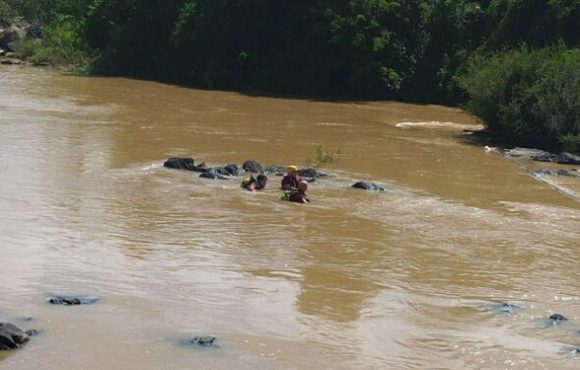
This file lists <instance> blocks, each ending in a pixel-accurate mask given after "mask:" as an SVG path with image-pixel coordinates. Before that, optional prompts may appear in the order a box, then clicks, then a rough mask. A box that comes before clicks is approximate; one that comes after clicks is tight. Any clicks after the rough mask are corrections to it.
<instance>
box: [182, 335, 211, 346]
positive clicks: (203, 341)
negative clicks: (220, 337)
mask: <svg viewBox="0 0 580 370" xmlns="http://www.w3.org/2000/svg"><path fill="white" fill-rule="evenodd" d="M216 340H217V337H214V336H212V335H205V336H201V337H193V338H191V339H190V341H189V343H191V344H195V345H198V346H201V347H217V342H216Z"/></svg>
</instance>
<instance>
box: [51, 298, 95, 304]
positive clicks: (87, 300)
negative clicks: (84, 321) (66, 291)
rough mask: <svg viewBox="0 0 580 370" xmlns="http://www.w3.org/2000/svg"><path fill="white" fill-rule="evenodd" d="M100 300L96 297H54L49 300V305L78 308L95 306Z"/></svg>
mask: <svg viewBox="0 0 580 370" xmlns="http://www.w3.org/2000/svg"><path fill="white" fill-rule="evenodd" d="M98 300H99V299H98V298H95V297H69V296H54V297H51V298H50V299H49V300H48V303H50V304H54V305H63V306H78V305H81V304H93V303H96V302H97V301H98Z"/></svg>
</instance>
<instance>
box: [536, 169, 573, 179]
mask: <svg viewBox="0 0 580 370" xmlns="http://www.w3.org/2000/svg"><path fill="white" fill-rule="evenodd" d="M532 175H533V176H565V177H574V178H577V179H580V170H578V169H577V168H570V169H559V170H549V169H547V168H540V169H539V170H534V171H532Z"/></svg>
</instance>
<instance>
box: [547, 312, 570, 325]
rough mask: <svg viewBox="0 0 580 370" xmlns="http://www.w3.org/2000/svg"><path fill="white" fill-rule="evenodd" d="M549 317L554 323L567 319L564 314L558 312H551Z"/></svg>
mask: <svg viewBox="0 0 580 370" xmlns="http://www.w3.org/2000/svg"><path fill="white" fill-rule="evenodd" d="M549 319H550V320H552V321H553V322H555V323H560V322H564V321H568V318H567V317H566V316H564V315H562V314H559V313H555V314H552V315H551V316H550V317H549Z"/></svg>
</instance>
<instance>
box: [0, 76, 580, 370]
mask: <svg viewBox="0 0 580 370" xmlns="http://www.w3.org/2000/svg"><path fill="white" fill-rule="evenodd" d="M475 125H477V122H476V120H475V119H474V118H473V117H471V116H469V115H467V114H466V113H464V112H462V111H460V110H458V109H454V108H446V107H440V106H433V105H410V104H402V103H395V102H332V101H324V100H309V99H284V98H275V97H267V96H250V95H247V94H241V93H236V92H217V91H202V90H195V89H187V88H182V87H176V86H170V85H164V84H160V83H154V82H146V81H136V80H130V79H122V78H87V77H78V76H68V75H63V74H61V73H57V72H53V71H46V70H41V69H33V68H20V67H8V66H0V296H1V297H2V299H1V300H0V322H12V323H14V324H16V325H18V326H20V327H22V328H23V329H29V328H37V329H40V330H41V334H40V335H38V336H36V337H33V338H32V339H31V341H30V342H29V344H27V345H26V346H25V347H24V348H23V349H21V350H19V351H17V352H4V353H0V369H201V368H209V369H578V368H579V367H580V355H577V354H574V353H572V351H571V350H570V349H571V348H573V347H575V346H580V332H579V330H580V258H579V252H580V201H579V200H580V184H579V182H580V181H579V180H577V179H560V178H554V179H550V180H549V181H543V182H542V181H538V180H537V179H534V178H533V177H531V176H530V175H529V174H528V171H529V170H530V169H533V168H537V167H538V166H539V165H538V164H537V163H531V162H527V161H526V160H523V159H519V160H517V161H511V160H508V159H506V158H504V157H502V156H501V155H498V154H497V153H496V152H495V151H493V150H492V151H486V150H484V148H483V147H482V146H481V145H475V144H473V143H471V142H470V141H469V140H467V139H466V138H465V137H464V136H461V135H459V133H461V131H462V130H463V129H465V128H473V127H474V126H475ZM319 146H321V147H322V148H323V149H324V150H327V151H337V150H340V154H339V155H337V156H336V159H337V161H335V162H334V163H330V164H327V165H326V166H324V167H323V170H324V171H326V172H327V173H328V174H329V176H328V177H327V178H323V179H320V180H319V181H317V182H315V183H313V184H311V186H310V188H309V195H310V197H311V198H312V202H311V203H310V204H308V205H300V204H293V203H288V202H283V201H281V200H280V196H281V192H280V190H279V183H280V177H275V176H270V181H269V184H268V186H267V188H266V189H265V190H263V191H260V192H255V193H251V192H247V191H243V190H242V189H240V187H239V183H240V181H241V177H240V178H239V179H235V180H232V181H217V180H215V181H214V180H206V179H202V178H199V177H198V176H197V174H196V173H193V172H187V171H178V170H172V169H167V168H164V167H163V166H162V163H163V161H164V160H165V159H167V158H169V157H172V156H188V157H193V158H194V159H195V160H196V162H198V161H199V162H206V163H207V164H209V165H223V164H227V163H237V164H238V165H241V163H243V162H244V161H245V160H247V159H254V160H257V161H259V162H261V163H265V164H266V163H271V164H280V165H287V164H296V165H299V166H304V165H306V164H308V163H313V162H314V161H315V157H316V149H317V147H319ZM552 167H555V166H552ZM556 167H557V166H556ZM569 167H570V166H567V167H565V168H569ZM563 168H564V167H563ZM359 180H372V181H375V182H378V183H381V184H383V185H384V186H385V187H386V188H387V191H386V192H384V193H374V192H365V191H362V190H357V189H351V188H350V185H351V184H353V183H354V182H356V181H359ZM52 294H73V295H75V294H76V295H86V296H94V297H98V298H99V301H98V302H97V303H96V304H94V305H83V306H74V307H72V306H70V307H65V306H54V305H50V304H48V299H49V297H50V296H51V295H52ZM501 302H512V303H515V304H517V305H519V307H521V309H518V310H515V312H513V313H502V312H501V310H499V309H496V307H495V306H494V305H493V304H495V303H501ZM553 313H560V314H562V315H564V316H566V317H567V318H568V319H569V320H568V321H566V322H564V323H562V324H560V325H554V324H552V323H550V322H547V321H546V318H547V317H548V316H550V315H551V314H553ZM198 335H214V336H216V337H217V338H218V339H217V341H218V346H216V347H211V348H202V347H199V346H195V345H187V344H186V343H185V342H186V341H187V339H188V338H191V337H193V336H198Z"/></svg>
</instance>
